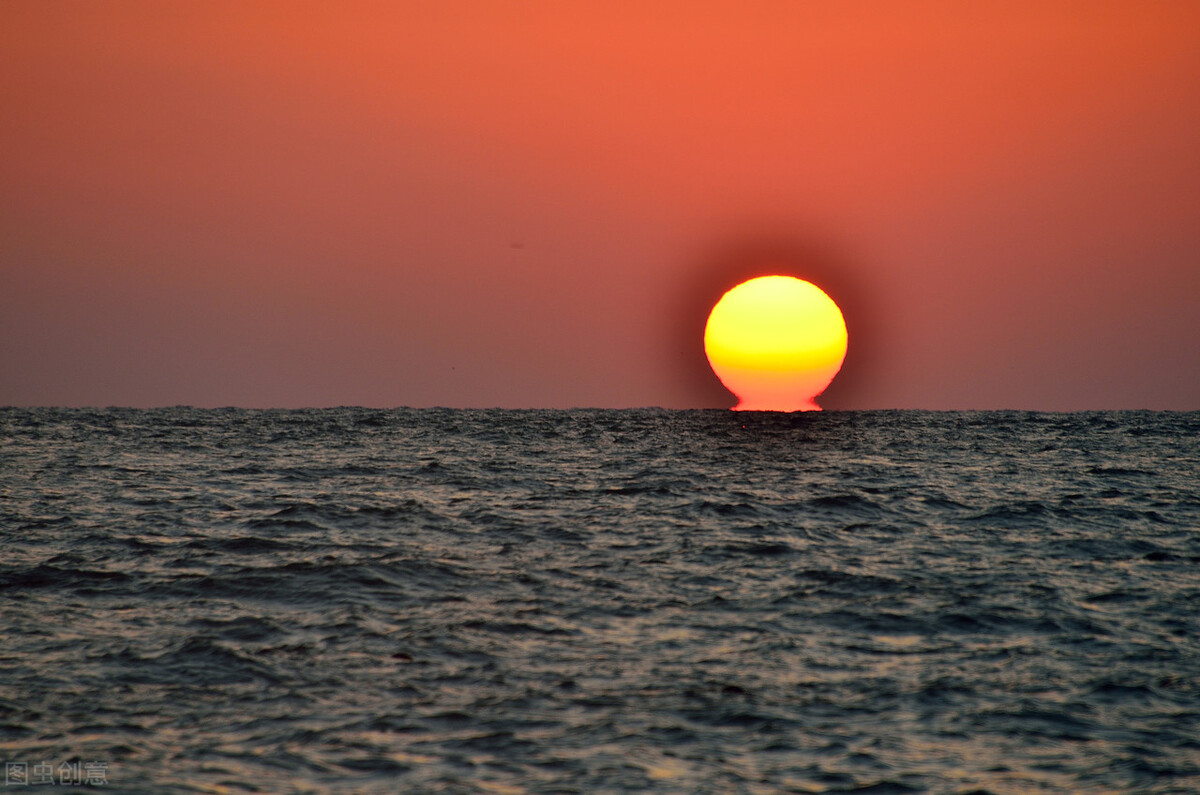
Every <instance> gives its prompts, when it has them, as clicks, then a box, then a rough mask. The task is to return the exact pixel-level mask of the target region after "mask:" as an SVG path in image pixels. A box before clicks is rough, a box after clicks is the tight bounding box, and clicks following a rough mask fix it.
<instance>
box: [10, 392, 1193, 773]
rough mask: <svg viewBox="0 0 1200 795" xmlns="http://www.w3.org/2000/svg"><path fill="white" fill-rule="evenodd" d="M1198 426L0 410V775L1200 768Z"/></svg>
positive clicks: (1110, 421) (904, 415) (573, 414)
mask: <svg viewBox="0 0 1200 795" xmlns="http://www.w3.org/2000/svg"><path fill="white" fill-rule="evenodd" d="M1198 439H1200V413H1183V414H1180V413H1154V412H1118V413H1107V412H1105V413H1084V414H1037V413H1025V412H961V413H931V412H919V411H885V412H851V413H833V412H827V413H814V414H801V415H782V414H755V413H734V412H728V411H660V410H635V411H452V410H396V411H374V410H365V409H334V410H320V411H245V410H234V409H230V410H196V409H188V408H178V409H164V410H154V411H135V410H124V409H109V410H58V409H4V410H0V532H2V536H0V538H2V544H3V546H2V551H3V554H2V556H0V637H2V641H0V761H3V762H4V763H5V764H6V775H9V776H13V775H16V776H18V777H19V776H20V775H22V774H23V775H25V776H26V777H27V782H28V783H26V784H21V783H14V781H11V780H10V781H9V783H8V784H7V785H6V786H10V787H13V791H14V792H15V791H42V792H51V791H63V792H66V791H74V790H75V789H77V788H76V787H73V786H71V784H70V781H71V776H73V775H78V776H81V777H84V778H86V776H87V775H91V777H92V783H93V784H94V785H95V786H96V788H97V789H99V788H108V789H109V790H111V791H115V792H122V793H164V792H230V793H241V792H313V793H326V792H329V793H333V792H339V793H340V792H381V793H382V792H402V793H426V792H427V793H493V794H494V793H513V794H514V795H515V794H517V793H627V792H664V793H779V792H798V793H809V792H843V793H844V792H856V793H876V794H882V793H923V792H930V793H984V792H987V793H997V794H999V793H1015V792H1063V793H1101V792H1104V793H1110V792H1139V793H1194V792H1198V791H1200V441H1198ZM22 765H23V766H24V768H23V770H24V772H23V773H22V768H21V766H22ZM72 765H74V766H75V767H74V768H72V767H71V766H72ZM85 765H87V766H88V767H87V768H86V770H85V769H84V766H85ZM72 770H73V771H74V772H73V773H72V772H71V771H72ZM48 771H49V773H50V775H49V776H47V775H46V774H47V772H48ZM64 771H66V772H64ZM101 774H103V775H101ZM35 775H38V776H40V778H39V780H37V781H34V780H33V779H34V776H35ZM51 780H53V781H54V783H53V784H52V783H50V781H51ZM64 782H66V783H64ZM39 788H40V789H39Z"/></svg>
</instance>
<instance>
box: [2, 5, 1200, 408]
mask: <svg viewBox="0 0 1200 795" xmlns="http://www.w3.org/2000/svg"><path fill="white" fill-rule="evenodd" d="M0 119H2V121H0V404H18V405H29V404H58V405H110V404H117V405H138V406H149V405H172V404H194V405H244V406H308V405H317V406H320V405H340V404H363V405H372V406H395V405H416V406H427V405H446V406H497V405H498V406H512V407H537V406H547V407H566V406H614V407H620V406H645V405H662V406H669V407H690V406H717V405H731V404H732V398H731V397H729V396H728V395H727V394H726V393H724V392H723V390H722V389H721V388H720V386H719V384H718V383H717V382H716V379H715V377H713V376H712V375H711V374H710V373H709V372H708V371H707V366H706V363H705V358H704V353H703V346H702V334H703V320H704V317H705V316H706V314H707V310H708V306H696V305H695V304H696V303H697V302H701V303H703V301H702V299H704V300H709V299H707V298H704V297H705V296H711V295H712V294H713V292H714V291H715V293H716V295H720V293H721V292H722V291H723V290H724V289H726V288H728V287H730V286H732V285H731V284H726V283H723V279H725V278H726V275H724V274H731V273H733V272H734V271H736V270H737V268H736V267H732V266H731V267H730V268H727V269H726V270H725V271H719V270H714V269H713V268H711V267H709V266H708V265H707V264H706V263H710V261H711V260H712V252H713V251H715V250H719V249H720V248H721V247H722V246H724V245H726V244H727V243H728V242H729V241H731V240H734V241H736V240H743V239H746V238H747V237H751V238H753V236H754V235H755V234H757V233H759V232H762V233H764V234H769V235H771V236H772V238H773V239H776V238H778V239H794V240H795V241H796V242H797V245H798V246H800V247H801V248H804V247H807V246H810V244H815V245H818V246H819V247H820V248H822V250H824V251H828V252H832V256H831V257H829V258H828V259H827V260H823V261H822V262H821V263H815V262H814V263H807V262H801V261H797V262H795V263H794V267H793V270H795V271H796V273H795V275H798V276H801V277H807V276H812V277H813V278H814V281H818V282H819V283H820V281H821V280H820V279H818V278H817V277H818V276H821V275H824V276H825V277H826V278H825V279H824V282H825V283H824V284H823V286H825V287H827V289H828V290H829V292H830V293H831V294H832V295H833V297H834V298H835V299H837V300H838V301H839V303H843V308H844V309H846V310H847V312H846V314H847V322H848V324H849V326H850V353H849V355H848V357H847V360H846V367H845V370H844V372H843V376H841V377H839V380H838V381H835V383H834V386H833V387H832V388H831V390H830V391H829V393H827V395H828V396H827V398H824V399H822V401H821V403H822V405H823V406H826V407H827V408H876V407H878V408H889V407H917V408H1034V409H1047V410H1060V409H1083V408H1123V407H1128V408H1137V407H1148V408H1180V409H1196V408H1200V146H1197V141H1200V4H1190V3H1179V2H1169V3H1154V2H1119V3H1105V2H1088V3H1043V2H1038V3H1034V2H1030V3H1013V2H1008V3H970V4H968V3H959V2H944V3H922V2H914V3H885V2H874V3H805V2H777V3H775V2H770V3H766V2H761V3H754V2H749V3H714V2H688V3H682V2H680V3H634V2H628V3H623V2H603V3H594V4H588V3H574V2H573V3H557V2H547V3H500V2H495V3H455V2H441V1H439V2H427V3H416V2H412V3H395V2H386V3H385V2H379V3H315V2H310V3H305V2H286V3H263V2H259V3H242V2H213V1H211V0H205V2H193V3H188V2H179V3H162V2H157V1H153V2H125V1H124V0H109V1H108V2H105V3H66V2H63V3H58V2H52V1H50V0H34V1H32V2H14V1H13V0H9V1H8V2H5V3H4V4H0ZM834 263H836V264H834ZM806 269H808V270H809V271H812V272H811V273H809V272H805V270H806ZM818 272H819V273H818ZM838 287H840V288H841V290H842V295H839V294H838V293H837V290H836V289H835V288H838ZM843 299H845V302H848V303H849V306H848V305H847V304H846V303H845V302H844V300H843ZM852 308H853V311H852ZM697 317H698V318H699V319H698V320H697V319H696V318H697ZM697 324H698V327H697Z"/></svg>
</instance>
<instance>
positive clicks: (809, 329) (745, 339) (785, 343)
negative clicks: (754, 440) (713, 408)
mask: <svg viewBox="0 0 1200 795" xmlns="http://www.w3.org/2000/svg"><path fill="white" fill-rule="evenodd" d="M846 340H847V337H846V321H845V320H844V319H843V318H842V312H841V310H840V309H838V306H837V304H835V303H834V302H833V299H832V298H830V297H829V296H828V295H826V294H825V293H824V292H823V291H822V290H821V288H819V287H817V286H816V285H815V284H811V283H810V282H806V281H803V280H802V279H796V278H793V277H791V276H762V277H759V278H757V279H750V280H749V281H746V282H742V283H741V284H739V285H738V286H737V287H734V288H733V289H732V290H730V291H729V292H727V293H725V295H723V296H721V300H719V301H717V303H716V306H714V307H713V308H712V312H711V313H710V314H709V316H708V323H707V324H706V325H705V327H704V352H705V353H706V354H707V355H708V363H709V364H710V365H711V366H712V369H713V372H715V373H716V374H717V377H718V378H720V379H721V383H723V384H724V385H725V386H726V387H727V388H728V389H729V391H730V392H733V393H734V394H735V395H737V396H738V400H739V403H738V404H737V405H736V406H734V408H735V409H739V410H744V411H820V410H821V407H820V406H818V405H817V403H816V397H817V395H819V394H821V393H822V392H823V391H825V388H826V387H827V386H829V383H830V382H831V381H833V377H834V376H835V375H837V373H838V370H840V369H842V361H843V360H844V359H845V358H846Z"/></svg>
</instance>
